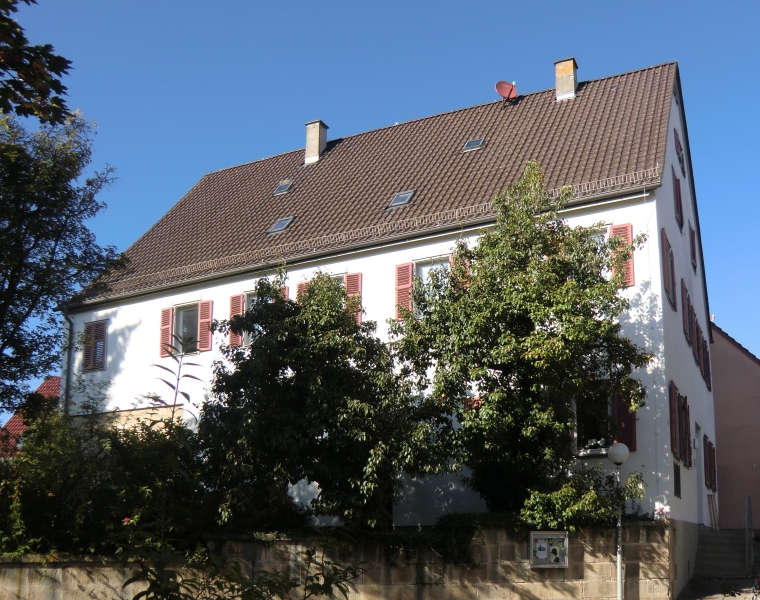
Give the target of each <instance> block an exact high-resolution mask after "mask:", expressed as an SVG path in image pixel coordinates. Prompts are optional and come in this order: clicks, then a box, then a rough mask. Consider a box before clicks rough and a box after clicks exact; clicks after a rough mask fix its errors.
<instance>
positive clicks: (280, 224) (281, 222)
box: [269, 217, 295, 233]
mask: <svg viewBox="0 0 760 600" xmlns="http://www.w3.org/2000/svg"><path fill="white" fill-rule="evenodd" d="M293 219H295V217H283V218H282V219H277V221H275V224H274V225H272V228H271V229H270V230H269V233H280V232H281V231H285V230H286V229H287V228H288V225H290V224H291V223H292V222H293Z"/></svg>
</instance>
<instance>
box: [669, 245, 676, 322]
mask: <svg viewBox="0 0 760 600" xmlns="http://www.w3.org/2000/svg"><path fill="white" fill-rule="evenodd" d="M668 262H669V263H670V289H671V294H673V298H672V301H673V304H672V306H673V310H675V311H678V309H677V308H676V307H677V306H678V300H677V295H676V258H675V256H674V255H673V248H670V252H669V253H668Z"/></svg>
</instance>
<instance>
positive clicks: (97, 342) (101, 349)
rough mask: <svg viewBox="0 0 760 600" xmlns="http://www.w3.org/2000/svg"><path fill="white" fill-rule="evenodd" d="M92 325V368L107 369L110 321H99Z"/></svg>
mask: <svg viewBox="0 0 760 600" xmlns="http://www.w3.org/2000/svg"><path fill="white" fill-rule="evenodd" d="M92 325H93V327H92V368H93V369H105V367H106V333H107V330H108V321H98V322H96V323H92Z"/></svg>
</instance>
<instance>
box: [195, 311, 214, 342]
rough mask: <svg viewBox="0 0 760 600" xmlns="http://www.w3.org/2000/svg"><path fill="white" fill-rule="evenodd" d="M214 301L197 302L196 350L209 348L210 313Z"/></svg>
mask: <svg viewBox="0 0 760 600" xmlns="http://www.w3.org/2000/svg"><path fill="white" fill-rule="evenodd" d="M213 306H214V303H213V302H212V301H211V300H204V301H203V302H200V303H199V304H198V352H207V351H208V350H211V315H212V312H213Z"/></svg>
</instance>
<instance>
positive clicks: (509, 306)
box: [393, 163, 649, 511]
mask: <svg viewBox="0 0 760 600" xmlns="http://www.w3.org/2000/svg"><path fill="white" fill-rule="evenodd" d="M566 198H567V196H566V195H563V196H560V197H559V198H557V199H553V198H551V197H549V195H548V194H547V193H546V191H545V190H544V181H543V174H542V173H541V170H540V169H539V167H538V166H537V165H536V164H535V163H529V164H528V165H527V167H526V168H525V172H524V174H523V176H522V178H521V179H520V180H519V181H518V182H517V183H515V184H514V185H512V186H510V188H509V189H508V190H507V191H506V192H505V193H504V194H503V195H501V196H499V197H498V198H497V199H496V201H495V207H496V209H497V211H498V216H497V223H496V227H495V228H494V229H492V230H488V231H485V232H484V233H483V236H482V237H481V238H480V239H479V240H478V241H477V243H476V244H475V246H474V247H473V248H468V247H467V246H466V245H465V244H460V245H459V247H458V248H457V251H456V253H455V255H454V259H453V260H452V267H451V269H450V270H439V271H437V272H434V274H433V276H432V277H431V278H430V280H429V282H427V283H425V284H423V283H422V282H420V281H419V280H418V281H417V282H416V284H415V288H414V306H415V310H414V312H411V313H407V314H406V315H405V319H404V321H403V322H402V323H398V324H397V325H396V326H395V327H394V329H393V331H394V333H395V335H396V341H395V345H396V348H397V350H398V353H399V356H400V358H401V360H402V361H403V363H404V364H405V366H406V369H407V372H408V373H409V374H410V376H412V377H416V382H415V383H416V385H417V389H418V390H420V391H421V392H422V391H424V392H425V397H426V403H427V404H428V405H429V406H430V410H434V409H437V410H438V411H439V412H440V414H442V415H447V417H448V420H447V421H442V423H445V425H443V426H442V430H441V432H440V433H439V440H441V443H444V444H446V446H447V447H446V451H447V452H450V453H451V456H452V457H454V458H455V459H456V460H457V461H458V462H459V463H462V464H465V465H467V466H468V467H469V468H470V469H471V475H470V476H469V477H467V480H466V481H467V483H468V485H469V486H470V487H471V488H473V489H474V490H476V491H478V492H480V494H481V495H482V496H483V497H484V498H485V500H486V502H487V504H488V507H489V509H490V510H495V511H519V510H520V509H521V508H522V507H523V505H524V503H525V501H526V499H527V498H528V497H530V496H531V494H533V493H536V492H544V491H545V492H552V491H555V490H557V489H559V488H560V487H561V486H562V485H563V483H564V481H565V477H566V475H565V474H566V469H567V468H568V467H570V466H571V464H572V463H573V444H572V442H573V440H572V434H573V431H574V427H575V417H576V411H577V412H578V413H582V414H583V415H584V416H585V417H587V418H593V419H595V420H596V421H597V422H598V424H599V427H600V428H602V429H603V430H604V431H606V432H608V434H610V433H614V427H613V424H612V423H611V422H610V420H609V417H608V406H609V401H610V399H611V398H612V397H613V394H620V395H621V396H622V397H623V398H624V399H625V401H626V402H627V403H628V405H629V406H630V409H631V410H636V409H637V408H638V407H639V405H640V404H641V402H642V401H643V400H644V397H645V389H644V387H643V386H642V384H641V383H640V382H639V381H638V380H637V379H636V378H634V377H633V376H632V374H633V372H634V371H635V370H636V369H638V368H641V367H644V366H645V365H646V364H647V363H648V361H649V355H648V354H647V353H646V352H645V351H643V350H642V349H640V348H638V347H637V346H635V345H634V344H633V343H632V342H631V341H630V340H629V339H627V338H626V337H625V336H623V335H622V334H621V326H620V323H619V320H618V318H619V317H620V316H621V315H622V314H623V312H624V311H625V310H626V309H627V308H628V302H627V301H626V300H625V299H624V298H622V297H621V296H620V295H619V294H618V288H619V285H620V283H621V276H617V277H615V278H613V279H611V280H610V278H609V273H610V272H612V271H613V269H614V268H615V267H618V269H617V272H618V273H620V272H621V269H620V268H619V267H620V265H621V264H622V262H623V261H624V260H625V259H627V258H629V257H630V253H631V252H632V250H633V247H624V246H622V245H621V243H620V241H619V240H618V239H612V240H610V241H606V242H605V241H603V240H600V239H599V238H598V237H597V236H594V235H593V234H594V233H595V231H596V230H597V228H593V227H592V228H591V229H585V228H580V227H570V226H569V225H568V224H567V223H566V222H564V221H563V220H562V219H560V218H559V214H558V211H559V209H560V208H561V207H562V205H563V203H564V201H565V200H566ZM599 229H601V225H600V226H599ZM636 243H641V240H636ZM455 423H457V424H459V425H461V427H459V426H455V425H454V424H455ZM446 428H448V431H446ZM608 439H609V438H608Z"/></svg>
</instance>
